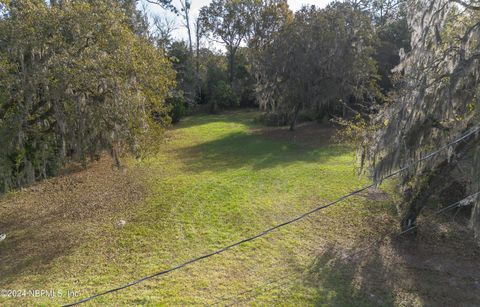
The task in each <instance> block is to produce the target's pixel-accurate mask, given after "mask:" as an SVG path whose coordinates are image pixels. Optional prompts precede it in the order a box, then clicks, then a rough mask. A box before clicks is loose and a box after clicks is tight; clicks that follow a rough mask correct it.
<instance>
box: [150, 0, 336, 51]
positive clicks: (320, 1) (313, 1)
mask: <svg viewBox="0 0 480 307" xmlns="http://www.w3.org/2000/svg"><path fill="white" fill-rule="evenodd" d="M191 1H192V6H191V10H190V12H191V13H190V18H191V20H195V19H196V16H198V12H199V10H200V8H201V7H203V6H205V5H208V4H209V3H210V2H211V0H191ZM332 1H333V0H288V5H289V6H290V9H291V10H292V11H298V10H299V9H300V8H301V7H302V6H304V5H316V6H317V7H325V6H326V5H327V4H328V3H330V2H332ZM141 2H142V4H144V5H145V6H146V8H147V10H148V12H149V15H167V16H169V18H171V19H175V20H176V27H177V29H176V30H175V31H174V32H173V36H174V38H176V39H183V40H187V30H186V29H185V28H184V27H183V26H182V24H183V23H182V19H181V17H177V16H175V15H174V14H172V13H170V12H166V11H165V10H163V9H162V8H160V7H159V6H158V5H155V4H150V3H147V1H145V0H142V1H141ZM173 4H174V5H175V6H176V7H180V2H179V0H173ZM192 31H193V29H192ZM214 45H215V44H214Z"/></svg>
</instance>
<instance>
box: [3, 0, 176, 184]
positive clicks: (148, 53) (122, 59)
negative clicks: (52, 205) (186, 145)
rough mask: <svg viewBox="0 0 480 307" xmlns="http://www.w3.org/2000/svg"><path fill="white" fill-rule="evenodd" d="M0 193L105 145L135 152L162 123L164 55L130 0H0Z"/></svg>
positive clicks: (170, 75)
mask: <svg viewBox="0 0 480 307" xmlns="http://www.w3.org/2000/svg"><path fill="white" fill-rule="evenodd" d="M0 12H1V15H0V148H1V149H0V192H2V191H8V190H9V189H11V188H13V187H18V186H23V185H28V184H31V183H32V182H34V181H37V180H40V179H43V178H47V177H49V176H52V175H55V174H57V173H58V170H59V168H60V167H61V166H62V165H63V164H64V163H65V162H66V161H80V162H81V163H82V164H83V165H85V164H86V163H87V162H88V161H90V160H93V159H96V158H98V156H99V154H100V153H101V151H103V150H109V151H110V152H111V153H112V155H113V157H114V158H115V160H116V162H117V164H118V163H119V155H121V153H122V152H125V151H129V152H133V153H134V154H135V155H137V156H142V155H144V154H145V152H146V151H147V150H149V148H150V146H149V143H152V142H153V141H156V138H158V135H159V133H160V132H161V131H162V127H164V126H165V125H166V124H168V122H169V121H170V118H169V116H168V111H169V110H168V107H167V105H166V104H165V100H166V98H167V97H169V95H170V92H171V91H172V89H173V87H174V85H175V71H174V70H173V67H172V65H171V62H170V60H169V59H168V58H167V57H166V56H164V54H163V53H162V52H161V51H160V50H158V49H157V48H155V47H154V45H153V44H152V42H151V41H149V40H148V39H147V36H146V31H145V23H144V19H143V18H142V16H141V14H140V13H139V12H138V11H137V10H136V8H135V1H127V0H125V1H114V0H96V1H50V3H47V2H45V1H41V0H21V1H6V2H5V1H2V2H1V4H0Z"/></svg>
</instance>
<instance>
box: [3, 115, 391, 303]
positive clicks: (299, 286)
mask: <svg viewBox="0 0 480 307" xmlns="http://www.w3.org/2000/svg"><path fill="white" fill-rule="evenodd" d="M252 127H254V124H253V113H249V112H246V113H241V112H239V113H230V114H223V115H202V116H194V117H190V118H187V119H185V120H184V121H183V122H182V123H181V124H179V125H178V126H176V127H175V128H174V129H173V130H172V131H170V132H169V141H168V142H167V143H166V144H165V145H164V146H163V147H162V149H161V152H160V153H159V154H158V155H157V156H155V157H152V158H150V159H147V160H145V161H142V162H132V165H131V166H130V167H131V168H135V169H139V170H141V173H142V174H145V179H146V184H147V185H148V187H149V190H150V194H149V196H148V198H147V199H146V200H144V201H142V202H141V203H140V204H137V205H136V206H135V207H134V208H132V209H130V210H128V211H127V212H124V213H122V215H121V217H123V218H125V219H126V220H127V225H126V226H125V228H123V229H121V230H118V229H115V228H114V227H112V226H111V224H105V225H103V226H98V225H97V226H89V225H88V224H83V225H78V227H80V228H81V229H82V230H81V231H83V232H85V233H86V235H87V236H89V238H90V240H87V241H86V242H83V243H82V244H81V245H79V246H74V247H72V248H71V249H70V250H69V251H68V252H65V253H62V255H60V256H58V257H56V258H55V259H54V260H52V261H51V262H50V263H49V264H48V265H46V266H43V267H42V271H38V270H35V269H32V268H30V269H29V270H25V271H23V272H19V274H18V276H15V278H10V279H9V281H8V283H5V282H3V283H2V286H1V287H3V288H6V289H9V288H15V289H56V290H58V289H61V290H63V291H66V290H75V291H79V293H80V297H85V296H88V295H92V294H94V293H96V292H99V291H104V290H106V289H109V288H112V287H116V286H119V285H123V284H125V283H128V282H130V281H132V280H134V279H137V278H140V277H142V276H145V275H149V274H152V273H154V272H157V271H161V270H163V269H166V268H168V267H171V266H173V265H176V264H179V263H182V262H183V261H186V260H189V259H190V258H193V257H196V256H200V255H202V254H204V253H207V252H210V251H212V250H214V249H217V248H219V247H222V246H224V245H227V244H230V243H233V242H235V241H237V240H239V239H241V238H244V237H247V236H250V235H253V234H256V233H258V232H259V231H261V230H263V229H265V228H268V227H271V226H273V225H274V224H276V223H279V222H282V221H284V220H286V219H288V218H289V217H293V216H296V215H298V214H300V213H303V212H305V211H307V210H309V209H311V208H314V207H316V206H318V205H319V204H322V203H325V202H327V201H329V200H334V199H336V198H337V197H339V196H341V195H343V194H345V193H347V192H349V191H351V190H353V189H355V188H358V187H360V186H362V185H364V184H365V183H366V182H367V181H366V180H365V179H360V178H358V177H357V176H356V175H355V172H354V152H353V151H352V150H351V149H349V148H348V147H345V146H340V145H331V146H326V147H321V148H315V147H310V146H303V145H301V144H293V143H290V142H287V141H282V140H278V139H271V138H268V137H266V136H261V135H258V134H255V133H253V132H252V130H251V129H252ZM286 133H287V132H286ZM389 208H390V206H389V204H388V203H385V202H374V201H372V200H368V199H366V198H364V197H354V198H351V199H349V200H347V201H345V202H343V203H341V204H340V205H338V206H334V207H331V208H329V209H327V210H324V211H322V212H319V213H317V214H315V216H313V217H311V218H309V219H306V220H303V221H300V222H298V223H295V224H293V225H289V226H287V227H285V228H283V229H281V230H278V231H276V232H273V233H271V234H269V235H267V236H266V237H264V238H261V239H258V240H256V241H253V242H249V243H247V244H244V245H242V246H239V247H237V248H235V249H232V250H230V251H227V252H225V253H223V254H221V255H217V256H214V257H212V258H209V259H207V260H204V261H201V262H198V263H196V264H193V265H190V266H188V267H186V268H184V269H182V270H179V271H176V272H172V273H171V274H168V275H166V276H163V277H161V278H154V279H152V280H149V281H147V282H144V283H142V284H139V285H136V286H133V287H130V288H128V289H125V290H122V291H120V292H117V293H113V294H108V295H106V296H103V297H100V298H98V299H96V300H94V301H92V303H91V304H92V305H104V304H108V305H116V306H118V305H125V304H128V305H192V304H201V305H206V304H212V303H214V302H216V301H217V300H219V299H222V298H225V299H226V300H225V301H222V302H221V303H220V304H222V305H225V304H230V303H238V304H247V305H250V304H254V305H266V304H267V305H269V304H280V305H291V306H299V305H343V306H361V305H371V301H370V300H369V298H368V296H366V295H365V293H362V291H360V290H359V289H358V288H356V287H355V286H354V285H352V278H351V276H349V274H350V273H351V272H344V273H342V269H341V268H340V269H333V267H332V266H331V264H332V261H331V260H332V259H335V258H336V255H335V253H334V251H335V250H337V249H342V248H348V247H352V246H354V245H355V244H356V243H357V242H359V241H362V240H364V239H365V238H369V237H371V236H372V234H374V231H375V230H373V229H372V228H370V227H369V225H368V223H367V221H369V220H371V219H373V218H375V217H378V216H379V213H384V212H388V211H389V210H390V209H389ZM95 225H96V224H95ZM89 233H90V234H89ZM88 234H89V235H88ZM0 248H1V245H0ZM280 277H281V280H278V279H279V278H280ZM1 279H2V277H1V276H0V280H1ZM277 280H278V282H277ZM272 282H273V283H272ZM242 293H243V294H242ZM388 295H389V294H388V293H386V294H384V295H383V296H384V297H387V298H388ZM71 301H72V299H71V298H70V299H68V298H65V297H62V298H54V299H49V298H45V297H43V298H31V297H27V298H22V299H20V300H18V299H5V298H0V304H2V305H4V304H6V305H9V304H11V305H17V304H18V303H19V302H20V303H24V304H45V305H49V304H59V303H67V302H71ZM386 302H388V300H387V301H386Z"/></svg>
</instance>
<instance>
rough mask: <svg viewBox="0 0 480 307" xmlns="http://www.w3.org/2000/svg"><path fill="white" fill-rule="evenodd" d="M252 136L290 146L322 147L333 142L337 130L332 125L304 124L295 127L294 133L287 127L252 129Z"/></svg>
mask: <svg viewBox="0 0 480 307" xmlns="http://www.w3.org/2000/svg"><path fill="white" fill-rule="evenodd" d="M252 131H253V133H254V134H257V135H261V136H263V137H266V138H269V139H273V140H279V141H284V142H290V143H292V144H298V145H304V146H311V147H322V146H326V145H329V144H331V143H332V142H334V141H335V135H336V133H337V131H338V130H337V128H336V127H334V126H333V125H332V124H319V123H317V122H304V123H300V124H298V125H297V127H296V128H295V130H294V131H290V130H289V127H260V128H254V129H252Z"/></svg>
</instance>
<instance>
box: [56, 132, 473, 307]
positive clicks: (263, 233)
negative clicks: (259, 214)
mask: <svg viewBox="0 0 480 307" xmlns="http://www.w3.org/2000/svg"><path fill="white" fill-rule="evenodd" d="M479 130H480V126H476V127H474V128H472V129H471V130H470V131H468V132H466V133H465V134H463V135H462V136H461V137H460V138H458V139H456V140H454V141H452V142H450V143H448V144H446V145H444V146H442V147H440V148H439V149H437V150H435V151H433V152H431V153H429V154H427V155H426V156H424V157H422V158H420V159H418V160H416V161H414V162H412V163H410V164H407V165H406V166H404V167H402V168H400V169H398V170H397V171H395V172H393V173H391V174H389V175H387V176H385V177H383V178H382V179H381V180H378V181H375V182H373V183H372V184H369V185H367V186H364V187H363V188H360V189H357V190H354V191H352V192H350V193H348V194H345V195H343V196H342V197H340V198H338V199H336V200H334V201H332V202H330V203H328V204H326V205H323V206H320V207H317V208H315V209H312V210H310V211H308V212H306V213H303V214H301V215H299V216H297V217H295V218H292V219H290V220H287V221H285V222H283V223H280V224H277V225H275V226H273V227H271V228H268V229H267V230H264V231H262V232H260V233H258V234H256V235H254V236H251V237H248V238H246V239H243V240H240V241H237V242H235V243H233V244H230V245H227V246H225V247H223V248H220V249H218V250H216V251H213V252H210V253H208V254H204V255H202V256H199V257H197V258H193V259H191V260H188V261H186V262H184V263H182V264H179V265H177V266H174V267H171V268H169V269H166V270H163V271H160V272H157V273H154V274H151V275H148V276H145V277H142V278H140V279H137V280H135V281H132V282H130V283H128V284H125V285H123V286H119V287H117V288H112V289H110V290H106V291H104V292H99V293H97V294H94V295H92V296H89V297H86V298H84V299H81V300H79V301H76V302H73V303H70V304H67V305H64V306H63V307H69V306H75V305H79V304H82V303H85V302H88V301H90V300H93V299H94V298H97V297H100V296H104V295H106V294H109V293H112V292H116V291H119V290H122V289H125V288H128V287H131V286H134V285H136V284H139V283H141V282H144V281H146V280H149V279H152V278H154V277H158V276H161V275H165V274H168V273H170V272H173V271H176V270H179V269H181V268H184V267H186V266H187V265H189V264H192V263H195V262H198V261H200V260H203V259H206V258H210V257H212V256H214V255H218V254H221V253H223V252H225V251H227V250H229V249H231V248H233V247H235V246H238V245H241V244H244V243H246V242H249V241H253V240H255V239H258V238H260V237H263V236H265V235H267V234H269V233H270V232H272V231H274V230H276V229H278V228H281V227H284V226H287V225H289V224H292V223H295V222H297V221H299V220H301V219H304V218H305V217H307V216H309V215H312V214H313V213H315V212H318V211H320V210H323V209H326V208H328V207H331V206H333V205H335V204H337V203H339V202H341V201H343V200H344V199H347V198H349V197H351V196H353V195H356V194H358V193H360V192H363V191H365V190H367V189H369V188H372V187H375V186H377V185H378V184H380V183H381V182H382V181H383V180H386V179H388V178H391V177H393V176H395V175H397V174H399V173H401V172H403V171H404V170H406V169H409V168H411V167H413V166H415V165H417V164H418V163H420V162H422V161H424V160H427V159H429V158H431V157H433V156H435V155H437V154H439V153H440V152H442V151H443V150H445V149H448V148H449V147H450V146H452V145H455V144H457V143H459V142H461V141H463V140H465V139H466V138H467V137H469V136H471V135H473V134H474V133H476V132H478V131H479Z"/></svg>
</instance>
